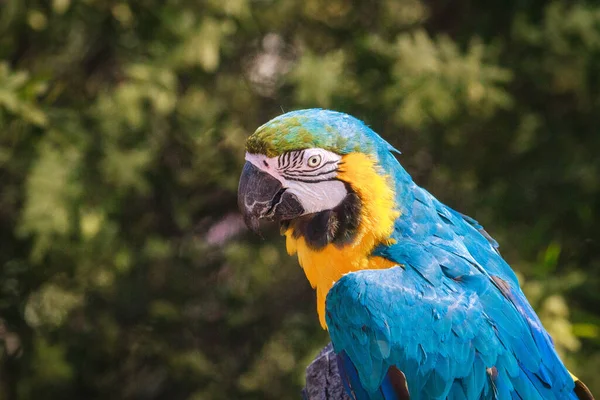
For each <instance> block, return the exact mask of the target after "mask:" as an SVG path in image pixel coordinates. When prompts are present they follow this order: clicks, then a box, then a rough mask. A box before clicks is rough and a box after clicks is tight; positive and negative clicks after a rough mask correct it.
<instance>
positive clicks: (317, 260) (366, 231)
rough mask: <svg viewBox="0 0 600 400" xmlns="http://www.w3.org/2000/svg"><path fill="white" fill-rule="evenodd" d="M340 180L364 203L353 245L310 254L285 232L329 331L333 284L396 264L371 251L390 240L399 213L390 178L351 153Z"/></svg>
mask: <svg viewBox="0 0 600 400" xmlns="http://www.w3.org/2000/svg"><path fill="white" fill-rule="evenodd" d="M339 170H340V171H339V174H338V179H340V180H342V181H345V182H347V183H349V184H350V186H351V187H352V189H353V190H354V191H355V192H356V194H357V195H358V196H359V197H360V199H361V202H362V208H361V217H360V226H359V228H358V232H357V234H356V238H355V240H354V242H353V243H351V244H348V245H346V246H344V247H343V248H338V247H336V246H334V245H332V244H329V245H327V246H326V247H325V248H323V249H321V250H318V251H317V250H311V249H310V248H309V247H308V246H307V244H306V242H305V241H304V238H303V237H300V238H298V239H295V238H294V237H293V235H292V230H291V229H288V230H287V232H285V236H286V247H287V251H288V253H289V254H290V255H293V254H296V253H297V254H298V261H299V262H300V265H301V266H302V268H303V269H304V272H305V274H306V277H307V278H308V281H309V282H310V284H311V285H312V287H313V288H315V289H316V291H317V312H318V313H319V320H320V322H321V326H322V327H323V328H324V329H326V328H327V325H326V323H325V298H326V297H327V293H328V292H329V289H331V287H332V286H333V284H334V283H335V282H336V281H337V280H338V279H340V278H341V277H342V275H344V274H347V273H348V272H352V271H357V270H361V269H384V268H390V267H392V266H394V265H395V264H394V263H392V262H391V261H388V260H386V259H383V258H381V257H370V256H369V255H370V253H371V251H372V250H373V249H374V248H375V247H376V246H377V245H379V244H381V243H383V242H385V241H387V240H389V238H390V235H391V234H392V231H393V229H394V221H395V220H396V218H398V216H399V215H400V213H399V212H398V211H396V209H395V202H394V191H393V189H392V187H391V185H390V184H389V183H388V181H387V177H385V176H382V175H380V174H379V173H377V171H376V166H375V161H374V160H373V159H372V158H371V157H369V156H367V155H365V154H362V153H350V154H348V155H345V156H344V157H343V158H342V162H341V164H340V168H339Z"/></svg>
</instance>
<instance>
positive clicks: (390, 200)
mask: <svg viewBox="0 0 600 400" xmlns="http://www.w3.org/2000/svg"><path fill="white" fill-rule="evenodd" d="M393 151H396V150H395V149H394V148H393V147H392V146H391V145H390V144H388V143H387V142H386V141H385V140H383V139H382V138H381V137H380V136H379V135H377V134H376V133H375V132H374V131H373V130H371V129H370V128H369V127H368V126H366V125H365V124H364V123H363V122H361V121H360V120H358V119H356V118H354V117H351V116H349V115H347V114H343V113H339V112H334V111H328V110H321V109H309V110H300V111H293V112H289V113H286V114H283V115H281V116H279V117H276V118H274V119H273V120H271V121H269V122H267V123H266V124H264V125H263V126H261V127H259V128H258V129H257V130H256V132H255V133H254V134H252V135H251V136H250V137H249V138H248V140H247V143H246V164H245V165H244V168H243V171H242V175H241V177H240V183H239V190H238V206H239V208H240V211H241V213H242V215H243V216H244V221H245V222H246V225H247V226H248V227H249V228H250V229H251V230H253V231H255V232H257V231H258V228H259V222H260V221H261V220H266V221H277V222H279V223H280V225H281V231H282V234H284V235H285V236H286V247H287V250H288V253H290V254H295V253H297V254H298V259H299V262H300V264H301V266H302V267H303V268H304V271H305V273H306V275H307V278H308V279H309V281H310V283H311V284H312V286H313V287H314V288H316V289H317V298H318V303H319V305H318V307H319V315H320V317H321V323H322V324H323V325H324V324H325V323H324V316H323V312H324V311H323V310H324V301H325V296H326V294H327V292H328V290H329V289H330V288H331V286H332V285H333V283H334V282H335V281H337V279H339V278H340V277H341V276H342V275H343V274H345V273H348V272H351V271H355V270H359V269H367V268H385V267H389V266H391V265H388V264H386V263H385V262H383V261H382V260H379V258H378V257H372V255H371V252H372V251H373V249H374V248H375V247H377V246H378V245H381V244H382V243H386V241H389V240H391V239H390V235H391V233H392V231H393V226H394V221H395V220H396V219H397V218H398V216H399V215H400V208H401V207H399V205H398V201H397V193H398V192H401V191H402V189H401V187H400V188H399V187H398V185H399V182H401V181H402V180H403V178H405V177H406V176H408V175H407V174H406V173H405V172H404V170H403V169H402V168H401V167H400V165H399V164H398V162H397V161H396V159H395V157H394V156H393V155H392V152H393Z"/></svg>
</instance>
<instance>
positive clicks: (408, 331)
mask: <svg viewBox="0 0 600 400" xmlns="http://www.w3.org/2000/svg"><path fill="white" fill-rule="evenodd" d="M404 196H406V197H407V198H409V199H414V201H413V203H412V206H411V207H407V206H405V207H404V209H403V210H402V212H403V216H402V217H400V218H399V219H398V220H397V222H396V229H395V233H394V236H393V239H395V243H394V244H392V245H388V246H380V247H378V248H377V249H376V250H375V251H374V255H378V256H382V257H385V258H387V259H389V260H392V261H394V262H396V263H397V264H398V265H399V266H398V267H394V268H391V269H387V270H363V271H358V272H353V273H350V274H347V275H345V276H343V277H342V278H341V279H340V280H339V281H338V282H337V283H336V284H335V285H334V286H333V288H332V289H331V290H330V292H329V294H328V296H327V304H326V309H327V314H326V319H327V324H328V327H329V332H330V335H331V339H332V342H333V343H334V347H335V350H336V352H338V353H340V354H344V357H345V359H346V362H345V364H347V363H350V365H353V366H354V367H353V368H352V369H349V368H345V371H350V372H351V373H348V376H349V378H348V379H349V380H350V382H351V386H352V388H353V390H354V392H355V395H356V398H357V399H359V400H362V399H365V400H366V399H384V400H391V399H399V398H400V397H398V396H399V395H398V392H397V390H396V391H395V390H394V386H393V385H392V383H391V382H392V381H391V380H390V375H389V371H391V370H390V368H398V369H399V370H400V371H402V373H404V376H405V378H406V382H407V384H408V390H409V391H410V398H411V399H412V400H419V399H446V398H448V399H461V400H462V399H466V400H475V399H496V398H497V399H527V400H529V399H577V397H576V396H575V394H574V391H573V389H574V383H573V380H572V378H571V377H570V375H569V373H568V371H567V370H566V368H565V367H564V365H563V364H562V363H561V361H560V359H559V358H558V356H557V354H556V352H555V350H554V347H553V345H552V342H551V340H550V338H549V336H548V334H547V333H546V331H545V330H544V328H543V327H542V325H541V323H540V321H539V319H538V317H537V316H536V315H535V312H534V311H533V309H532V308H531V306H530V305H529V303H528V302H527V300H526V299H525V296H524V295H523V293H522V292H521V290H520V288H519V285H518V281H517V278H516V276H515V274H514V272H513V271H512V270H511V269H510V267H509V266H508V264H506V262H505V261H504V260H503V259H502V258H501V256H500V254H499V253H498V251H497V248H498V244H497V243H496V242H495V241H494V240H493V239H492V238H491V237H490V236H489V235H488V234H487V233H486V232H485V231H484V230H483V228H482V227H481V225H479V224H478V223H477V221H475V220H473V219H472V218H469V217H467V216H464V215H462V214H460V213H458V212H456V211H454V210H452V209H450V208H448V207H446V206H444V205H443V204H441V203H440V202H438V201H437V200H436V199H435V198H433V196H431V195H430V194H429V193H427V192H426V191H424V190H422V189H420V188H418V187H416V186H413V189H412V190H411V191H410V193H408V192H406V193H404ZM405 204H406V203H405ZM355 381H356V382H357V383H354V382H355ZM357 384H360V388H359V391H357V390H356V389H355V387H358V386H356V385H357ZM359 393H360V394H359Z"/></svg>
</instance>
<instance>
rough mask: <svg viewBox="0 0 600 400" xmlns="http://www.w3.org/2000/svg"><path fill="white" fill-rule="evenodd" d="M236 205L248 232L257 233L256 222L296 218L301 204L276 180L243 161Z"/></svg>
mask: <svg viewBox="0 0 600 400" xmlns="http://www.w3.org/2000/svg"><path fill="white" fill-rule="evenodd" d="M238 207H239V208H240V211H241V213H242V215H243V216H244V222H245V223H246V225H247V226H248V228H250V230H251V231H253V232H255V233H259V229H258V228H259V221H260V220H261V219H265V220H268V221H281V220H288V219H292V218H296V217H299V216H300V215H302V214H303V213H304V207H302V204H301V203H300V201H299V200H298V198H297V197H296V196H295V195H294V194H292V193H290V192H288V191H287V190H286V189H285V188H284V187H283V186H282V185H281V182H279V181H278V180H277V179H275V178H274V177H272V176H271V175H269V174H268V173H266V172H263V171H261V170H260V169H258V168H257V167H256V166H254V164H252V163H250V162H246V165H244V169H243V170H242V176H241V177H240V185H239V187H238Z"/></svg>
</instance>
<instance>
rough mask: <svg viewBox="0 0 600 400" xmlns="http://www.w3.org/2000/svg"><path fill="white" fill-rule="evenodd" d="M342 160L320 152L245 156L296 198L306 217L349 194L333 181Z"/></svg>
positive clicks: (302, 151)
mask: <svg viewBox="0 0 600 400" xmlns="http://www.w3.org/2000/svg"><path fill="white" fill-rule="evenodd" d="M341 160H342V157H341V156H340V155H338V154H335V153H332V152H330V151H327V150H323V149H317V148H315V149H305V150H297V151H290V152H287V153H284V154H282V155H280V156H277V157H270V158H269V157H267V156H266V155H264V154H251V153H246V161H248V162H250V163H252V164H254V166H255V167H257V168H259V169H260V170H262V171H264V172H266V173H268V174H269V175H271V176H272V177H274V178H276V179H277V180H278V181H279V182H281V185H282V186H283V187H284V188H286V189H287V190H288V191H289V192H290V193H293V194H295V195H296V197H298V200H299V201H300V202H301V203H302V206H303V207H304V211H305V214H312V213H316V212H319V211H323V210H329V209H332V208H334V207H336V206H337V205H339V204H340V203H341V202H342V200H344V198H345V197H346V195H347V194H348V191H347V190H346V186H345V184H344V183H343V182H341V181H339V180H337V179H336V177H337V174H338V167H339V163H340V161H341Z"/></svg>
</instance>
